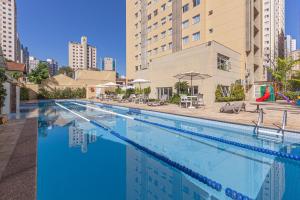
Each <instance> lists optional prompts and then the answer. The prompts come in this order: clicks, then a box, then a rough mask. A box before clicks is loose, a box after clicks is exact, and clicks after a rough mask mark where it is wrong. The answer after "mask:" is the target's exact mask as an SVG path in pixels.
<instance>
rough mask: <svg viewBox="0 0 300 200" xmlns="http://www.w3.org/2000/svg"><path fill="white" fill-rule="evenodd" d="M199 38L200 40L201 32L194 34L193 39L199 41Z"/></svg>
mask: <svg viewBox="0 0 300 200" xmlns="http://www.w3.org/2000/svg"><path fill="white" fill-rule="evenodd" d="M197 40H200V32H197V33H194V34H193V41H197Z"/></svg>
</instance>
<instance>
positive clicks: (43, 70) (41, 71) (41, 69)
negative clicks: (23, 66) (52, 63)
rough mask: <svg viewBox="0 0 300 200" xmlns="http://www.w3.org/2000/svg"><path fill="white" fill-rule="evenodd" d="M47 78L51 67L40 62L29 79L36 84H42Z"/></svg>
mask: <svg viewBox="0 0 300 200" xmlns="http://www.w3.org/2000/svg"><path fill="white" fill-rule="evenodd" d="M47 78H49V68H48V65H47V64H45V63H39V64H38V66H37V68H36V69H34V70H33V71H32V72H31V73H30V74H29V76H28V79H29V81H30V82H32V83H35V84H41V83H42V81H43V80H45V79H47Z"/></svg>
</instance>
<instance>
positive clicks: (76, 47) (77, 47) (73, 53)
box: [69, 36, 97, 70]
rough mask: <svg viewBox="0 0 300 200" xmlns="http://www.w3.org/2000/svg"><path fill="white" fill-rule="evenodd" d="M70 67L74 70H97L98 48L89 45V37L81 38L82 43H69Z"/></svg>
mask: <svg viewBox="0 0 300 200" xmlns="http://www.w3.org/2000/svg"><path fill="white" fill-rule="evenodd" d="M69 66H70V67H71V68H73V69H74V70H77V69H96V68H97V48H96V47H93V46H91V45H89V44H88V40H87V37H85V36H83V37H81V43H77V42H69Z"/></svg>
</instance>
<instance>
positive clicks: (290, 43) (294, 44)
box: [285, 35, 297, 57]
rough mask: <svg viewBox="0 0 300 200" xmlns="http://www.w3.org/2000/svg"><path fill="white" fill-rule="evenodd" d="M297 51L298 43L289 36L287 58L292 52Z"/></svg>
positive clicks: (286, 44) (286, 49) (287, 38)
mask: <svg viewBox="0 0 300 200" xmlns="http://www.w3.org/2000/svg"><path fill="white" fill-rule="evenodd" d="M296 49H297V41H296V39H293V38H292V36H290V35H287V36H286V37H285V57H289V56H290V53H291V52H292V51H295V50H296Z"/></svg>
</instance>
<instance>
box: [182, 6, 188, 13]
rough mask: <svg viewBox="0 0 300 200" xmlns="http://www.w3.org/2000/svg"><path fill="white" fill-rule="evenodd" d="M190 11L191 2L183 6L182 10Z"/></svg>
mask: <svg viewBox="0 0 300 200" xmlns="http://www.w3.org/2000/svg"><path fill="white" fill-rule="evenodd" d="M187 11H189V4H185V5H184V6H183V7H182V12H183V13H185V12H187Z"/></svg>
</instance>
